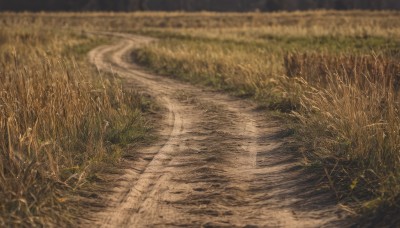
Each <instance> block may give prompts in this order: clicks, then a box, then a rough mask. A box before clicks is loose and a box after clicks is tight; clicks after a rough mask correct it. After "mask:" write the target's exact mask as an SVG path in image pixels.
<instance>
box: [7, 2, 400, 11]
mask: <svg viewBox="0 0 400 228" xmlns="http://www.w3.org/2000/svg"><path fill="white" fill-rule="evenodd" d="M312 9H338V10H348V9H370V10H383V9H385V10H387V9H389V10H400V0H371V1H368V0H36V1H32V0H12V1H11V0H0V11H239V12H245V11H257V10H258V11H282V10H285V11H293V10H312Z"/></svg>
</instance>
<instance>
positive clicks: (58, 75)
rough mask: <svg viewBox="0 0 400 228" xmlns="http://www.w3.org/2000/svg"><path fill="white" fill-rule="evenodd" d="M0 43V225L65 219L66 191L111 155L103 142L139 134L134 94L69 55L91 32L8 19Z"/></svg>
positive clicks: (116, 154)
mask: <svg viewBox="0 0 400 228" xmlns="http://www.w3.org/2000/svg"><path fill="white" fill-rule="evenodd" d="M0 41H1V43H0V66H1V68H0V199H1V201H0V226H38V225H43V224H51V223H53V224H54V223H58V224H64V225H65V223H67V222H68V219H70V217H69V216H70V215H71V214H69V212H68V211H69V208H70V206H71V203H72V202H73V198H74V196H73V194H74V191H75V190H77V189H79V188H81V187H82V186H84V185H85V184H86V183H87V182H88V179H87V177H90V176H91V175H93V174H94V173H95V172H96V171H97V170H96V169H98V167H99V166H98V164H99V163H101V162H102V161H104V160H106V159H107V160H108V162H110V161H111V162H112V161H117V160H118V158H119V156H120V154H119V153H120V152H119V151H118V150H117V149H115V146H113V147H111V143H110V141H112V143H113V144H114V145H122V144H125V143H130V142H134V141H135V140H137V139H138V138H141V137H143V135H144V134H145V131H146V128H145V125H144V121H143V119H142V117H141V111H140V109H141V108H142V101H141V98H140V96H138V95H135V94H133V93H126V92H123V91H122V89H121V87H120V85H119V83H118V81H117V80H115V79H112V78H110V77H109V76H107V75H101V74H99V73H97V71H96V70H95V69H94V68H92V67H89V66H88V65H87V63H86V62H85V61H83V60H81V61H82V62H79V63H78V62H76V61H75V60H74V56H76V58H78V59H82V58H81V57H80V56H79V54H78V53H77V51H76V50H78V49H79V50H81V49H82V48H84V47H86V46H91V45H92V43H96V42H97V43H98V41H96V39H94V38H90V37H84V36H76V35H74V34H71V33H70V32H64V31H59V30H47V29H44V28H43V29H41V30H39V29H32V30H30V29H29V28H26V27H25V26H24V25H20V24H15V27H13V28H12V29H2V32H1V33H0ZM78 47H80V48H78ZM71 48H72V49H74V48H75V49H74V50H75V51H67V50H70V49H71ZM63 53H69V54H63ZM82 54H83V53H82ZM85 63H86V65H85ZM127 128H128V129H130V130H129V131H127V130H126V129H127Z"/></svg>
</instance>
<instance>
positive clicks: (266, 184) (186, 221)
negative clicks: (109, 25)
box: [88, 33, 345, 228]
mask: <svg viewBox="0 0 400 228" xmlns="http://www.w3.org/2000/svg"><path fill="white" fill-rule="evenodd" d="M103 35H109V36H114V37H117V38H118V41H117V42H116V43H115V44H113V45H107V46H101V47H98V48H96V49H94V50H93V51H91V52H90V54H89V58H90V61H91V62H92V63H93V64H94V65H95V66H96V67H97V68H98V69H99V70H101V71H109V72H113V73H116V74H118V75H119V76H120V77H122V78H123V82H124V86H125V87H126V88H134V89H136V90H140V91H144V92H146V93H149V94H151V95H152V96H153V97H155V98H156V100H157V102H158V103H159V104H161V105H162V106H163V107H165V112H164V113H165V115H164V118H163V120H162V122H161V123H160V127H159V129H158V131H159V134H160V135H161V137H160V140H158V142H157V143H155V144H154V145H151V146H146V147H145V148H141V149H139V150H138V151H137V152H136V155H135V157H134V158H133V159H132V161H130V163H129V164H130V165H129V166H128V167H126V168H125V169H124V174H123V175H121V176H120V177H119V178H118V181H116V182H117V184H116V186H115V187H114V188H113V189H112V190H110V191H111V193H110V194H108V195H109V196H107V199H106V205H107V207H105V208H103V209H102V210H100V211H98V212H96V213H94V214H93V215H92V218H91V221H92V222H91V224H90V225H88V226H90V227H93V226H97V227H248V228H250V227H321V226H324V227H326V226H337V225H338V224H340V223H341V221H342V220H343V218H344V217H345V213H344V212H343V211H341V210H340V209H339V208H338V206H336V205H335V200H332V199H333V198H332V196H331V195H330V193H329V192H326V190H316V187H315V186H316V180H315V178H314V177H313V176H312V175H311V174H307V173H306V172H304V171H303V170H302V167H301V166H300V163H299V156H298V154H296V152H294V151H292V150H290V141H289V140H290V139H289V138H288V137H285V131H284V130H283V129H282V128H281V127H280V126H279V123H278V122H274V121H271V120H268V119H267V117H266V116H265V114H264V113H263V112H262V111H258V110H257V109H256V105H255V104H253V103H252V102H251V101H246V100H243V99H238V98H235V97H231V96H228V95H226V94H222V93H218V92H214V91H211V90H208V89H204V88H197V87H195V86H193V85H189V84H186V83H182V82H179V81H177V80H174V79H171V78H167V77H162V76H159V75H154V74H152V73H148V72H146V71H145V70H143V69H141V68H140V67H139V66H137V65H135V64H134V63H133V60H132V59H131V52H132V50H133V49H134V48H138V47H140V46H143V45H151V43H152V42H155V41H154V40H153V39H151V38H148V37H143V36H137V35H129V34H111V33H109V34H103Z"/></svg>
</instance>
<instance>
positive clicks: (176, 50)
mask: <svg viewBox="0 0 400 228" xmlns="http://www.w3.org/2000/svg"><path fill="white" fill-rule="evenodd" d="M257 15H259V14H255V15H254V16H255V17H256V16H257ZM278 15H279V16H281V17H278ZM260 18H262V20H261V19H260V21H257V20H255V22H254V24H255V26H254V27H252V26H238V27H231V24H230V23H231V21H230V20H229V19H227V21H228V22H227V25H228V26H226V27H224V26H220V27H217V28H209V27H207V26H205V27H204V28H203V27H201V28H196V29H194V28H192V27H191V26H188V27H187V28H176V29H173V28H169V29H165V30H161V29H153V30H151V29H147V30H145V31H143V32H144V33H145V34H150V35H153V36H157V37H159V38H160V40H159V42H157V43H155V44H153V45H151V46H148V47H145V48H142V49H140V50H137V51H136V52H135V53H134V57H135V59H136V60H137V61H138V62H140V63H142V64H143V65H145V66H147V67H149V68H151V69H153V70H155V71H156V72H158V73H160V74H164V75H170V76H172V77H177V78H180V79H183V80H186V81H190V82H194V83H200V84H203V85H210V86H213V87H215V88H217V89H221V90H225V91H230V92H233V93H234V94H237V95H240V96H248V97H252V98H253V99H255V100H257V101H258V102H259V103H260V105H262V106H264V107H267V108H268V109H269V110H276V111H278V112H280V113H285V114H283V116H284V117H285V118H286V120H289V119H290V120H291V121H292V125H291V126H289V127H290V128H292V129H293V130H294V132H295V134H294V137H296V138H298V140H299V141H300V142H301V144H302V146H301V147H300V148H299V151H301V152H302V154H303V156H304V165H305V166H306V167H309V168H310V169H312V170H314V171H315V170H317V171H318V172H320V174H321V175H324V176H325V177H326V178H325V180H326V183H327V186H329V187H330V188H331V189H332V191H333V192H334V194H335V195H336V197H337V199H338V200H339V202H340V203H342V204H343V205H346V208H347V209H349V210H352V211H354V212H355V213H361V214H369V215H370V214H371V213H372V214H374V216H377V217H379V216H386V217H388V218H389V221H390V222H396V221H397V222H399V221H398V220H397V219H396V215H398V212H399V204H400V201H399V200H400V91H399V88H400V87H399V86H400V23H399V21H400V20H398V19H400V14H398V13H392V12H386V13H372V12H365V13H364V15H361V14H359V12H353V13H351V12H350V13H336V12H315V13H310V12H309V13H293V14H290V13H288V14H285V13H282V14H272V15H271V16H265V15H263V16H260ZM394 18H397V19H396V20H395V19H394ZM387 19H388V20H387ZM265 22H269V23H271V24H270V25H268V24H267V25H266V24H262V23H265ZM261 24H262V25H261ZM281 116H282V115H281ZM347 206H349V207H347ZM379 211H380V212H384V213H380V212H379ZM374 216H372V217H374ZM380 219H382V217H380V218H376V220H380ZM386 222H387V221H386Z"/></svg>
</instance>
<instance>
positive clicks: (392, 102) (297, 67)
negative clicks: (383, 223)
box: [285, 54, 400, 208]
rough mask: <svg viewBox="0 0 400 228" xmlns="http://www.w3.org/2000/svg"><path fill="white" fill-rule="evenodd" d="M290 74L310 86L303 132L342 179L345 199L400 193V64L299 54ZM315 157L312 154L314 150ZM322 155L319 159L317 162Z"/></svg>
mask: <svg viewBox="0 0 400 228" xmlns="http://www.w3.org/2000/svg"><path fill="white" fill-rule="evenodd" d="M285 62H286V69H287V70H288V75H290V76H295V77H299V78H300V80H299V81H301V84H302V87H303V89H304V92H303V95H302V96H301V97H300V98H299V103H300V104H301V109H300V110H298V111H297V112H295V113H294V114H295V115H296V117H298V118H299V119H300V120H301V122H302V127H301V128H300V129H299V131H300V132H301V133H302V134H306V135H307V136H308V137H307V141H308V142H309V144H310V147H312V148H313V150H314V153H313V154H311V156H317V160H318V161H320V162H322V163H324V167H330V169H331V170H330V172H329V173H331V174H332V175H335V176H336V177H337V178H336V179H335V180H336V183H335V186H334V188H335V191H336V193H337V194H339V195H338V196H339V197H340V198H344V197H347V196H350V195H351V196H352V197H356V198H358V199H359V200H360V201H361V202H363V204H364V205H363V206H365V207H366V208H373V207H376V206H377V205H378V204H379V203H382V202H383V201H385V203H390V204H396V203H397V199H398V197H399V193H400V182H399V180H400V176H399V174H400V91H399V86H400V75H399V72H400V64H399V62H398V61H396V60H393V59H390V58H388V57H384V56H371V55H367V56H346V55H343V56H335V57H332V56H329V55H328V56H326V55H320V54H293V55H290V56H288V57H287V58H286V61H285ZM309 155H310V154H309ZM315 159H316V158H315V157H314V160H315Z"/></svg>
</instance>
